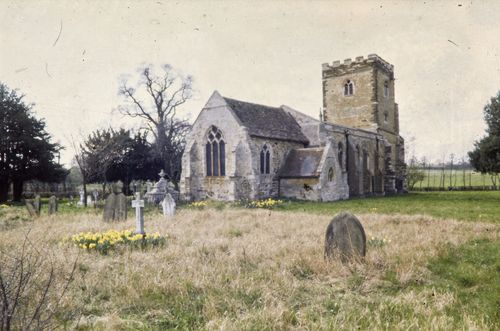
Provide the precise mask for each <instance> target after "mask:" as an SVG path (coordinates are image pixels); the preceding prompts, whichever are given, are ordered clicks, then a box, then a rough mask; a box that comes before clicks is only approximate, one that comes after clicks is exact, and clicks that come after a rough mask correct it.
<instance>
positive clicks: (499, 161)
mask: <svg viewBox="0 0 500 331" xmlns="http://www.w3.org/2000/svg"><path fill="white" fill-rule="evenodd" d="M484 119H485V121H486V125H487V126H488V127H487V129H486V133H487V136H486V137H484V138H483V139H481V140H479V141H477V142H476V143H475V144H474V150H472V151H471V152H469V158H470V162H471V164H472V165H473V166H474V168H475V169H477V170H478V171H481V172H482V173H500V91H499V92H498V93H497V95H496V96H494V97H492V98H491V100H490V102H489V103H488V104H487V105H486V106H485V107H484Z"/></svg>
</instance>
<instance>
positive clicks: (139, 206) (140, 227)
mask: <svg viewBox="0 0 500 331" xmlns="http://www.w3.org/2000/svg"><path fill="white" fill-rule="evenodd" d="M132 208H135V233H137V234H145V232H144V200H141V193H139V192H137V193H136V194H135V200H132Z"/></svg>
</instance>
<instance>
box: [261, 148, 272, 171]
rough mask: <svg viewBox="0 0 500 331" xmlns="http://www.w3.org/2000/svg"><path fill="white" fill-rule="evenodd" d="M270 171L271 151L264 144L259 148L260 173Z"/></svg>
mask: <svg viewBox="0 0 500 331" xmlns="http://www.w3.org/2000/svg"><path fill="white" fill-rule="evenodd" d="M270 172H271V152H270V151H269V147H267V145H266V144H264V146H262V149H261V150H260V173H261V174H269V173H270Z"/></svg>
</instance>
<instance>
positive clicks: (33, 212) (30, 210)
mask: <svg viewBox="0 0 500 331" xmlns="http://www.w3.org/2000/svg"><path fill="white" fill-rule="evenodd" d="M24 203H25V205H26V209H27V210H28V213H29V214H30V216H31V217H38V216H40V213H37V209H36V208H35V202H34V201H33V200H28V199H27V200H26V201H25V202H24Z"/></svg>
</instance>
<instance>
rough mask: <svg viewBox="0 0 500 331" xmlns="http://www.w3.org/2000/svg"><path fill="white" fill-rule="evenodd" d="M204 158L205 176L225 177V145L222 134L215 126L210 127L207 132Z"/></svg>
mask: <svg viewBox="0 0 500 331" xmlns="http://www.w3.org/2000/svg"><path fill="white" fill-rule="evenodd" d="M205 156H206V161H207V176H225V175H226V143H225V142H224V138H223V136H222V132H221V131H220V130H219V129H218V128H217V127H215V126H212V127H211V128H210V130H209V132H208V137H207V143H206V145H205Z"/></svg>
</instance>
